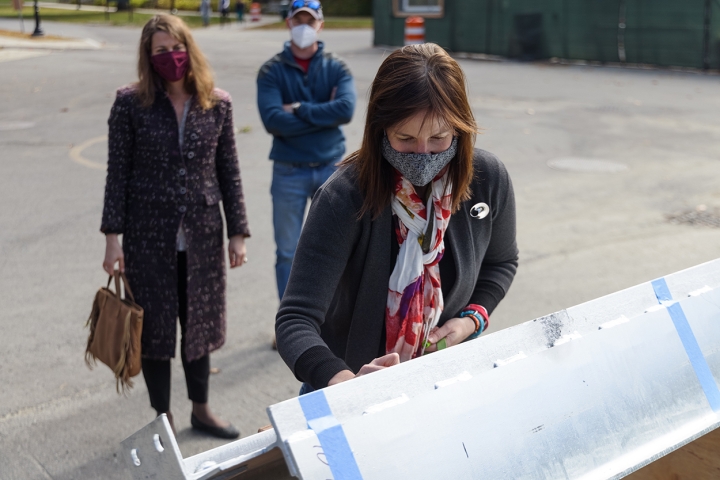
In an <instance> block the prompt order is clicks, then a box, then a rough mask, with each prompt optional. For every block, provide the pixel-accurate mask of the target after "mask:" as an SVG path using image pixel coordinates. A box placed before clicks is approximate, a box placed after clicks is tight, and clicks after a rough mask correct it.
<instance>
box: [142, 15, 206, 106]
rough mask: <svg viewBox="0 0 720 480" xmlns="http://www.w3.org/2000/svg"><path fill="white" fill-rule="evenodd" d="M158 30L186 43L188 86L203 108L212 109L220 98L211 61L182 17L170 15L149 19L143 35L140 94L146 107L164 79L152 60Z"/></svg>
mask: <svg viewBox="0 0 720 480" xmlns="http://www.w3.org/2000/svg"><path fill="white" fill-rule="evenodd" d="M157 32H165V33H167V34H168V35H170V36H172V37H173V38H176V39H177V40H178V41H180V42H182V43H183V44H184V45H185V48H186V49H187V52H188V58H189V60H190V61H189V64H190V66H189V67H188V71H187V73H186V74H185V89H186V90H187V91H188V93H191V94H193V95H195V97H196V99H197V102H198V103H199V104H200V106H201V107H202V108H203V109H205V110H207V109H209V108H212V106H213V105H215V101H216V100H217V98H216V96H215V94H214V93H213V90H214V88H215V86H214V84H213V77H212V72H211V71H210V67H209V66H208V63H207V60H205V56H204V55H203V54H202V52H201V51H200V49H199V48H198V46H197V44H196V43H195V40H194V39H193V37H192V34H191V33H190V29H189V28H188V26H187V25H186V24H185V22H183V21H182V20H181V19H180V18H178V17H175V16H172V15H166V14H159V15H155V16H154V17H152V18H151V19H150V20H148V22H147V23H146V24H145V26H144V27H143V31H142V35H141V36H140V50H139V54H138V82H137V94H138V98H139V99H140V103H141V104H142V106H143V107H146V108H147V107H149V106H150V105H152V104H153V102H154V101H155V90H156V89H157V87H158V85H162V82H163V79H162V78H161V77H160V75H158V74H157V72H156V71H155V70H154V69H153V67H152V64H151V63H150V57H151V56H152V52H151V49H152V39H153V35H155V34H156V33H157Z"/></svg>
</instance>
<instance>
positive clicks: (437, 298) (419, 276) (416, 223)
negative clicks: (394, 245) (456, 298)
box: [385, 168, 452, 362]
mask: <svg viewBox="0 0 720 480" xmlns="http://www.w3.org/2000/svg"><path fill="white" fill-rule="evenodd" d="M446 172H447V168H445V169H443V171H442V172H440V173H439V174H438V175H437V176H436V177H435V178H434V179H433V181H432V184H431V187H430V188H431V190H432V191H431V196H430V198H429V199H428V202H427V205H424V204H423V201H422V199H421V198H420V197H419V196H418V195H417V194H416V193H415V189H414V188H413V186H412V184H411V183H410V182H409V181H408V180H406V179H405V178H404V177H403V176H402V175H401V174H400V173H399V172H397V171H396V172H395V188H394V190H395V195H394V196H393V199H392V210H393V214H394V215H395V216H396V218H397V222H396V229H395V233H396V236H397V241H398V243H399V244H400V252H399V253H398V258H397V262H396V264H395V269H394V270H393V272H392V275H391V276H390V284H389V292H388V301H387V308H386V311H385V330H386V338H387V341H386V344H385V350H386V352H387V353H392V352H396V353H398V354H399V355H400V361H401V362H404V361H407V360H410V359H412V358H415V357H417V356H420V355H422V354H423V352H424V351H425V342H426V341H427V336H428V334H429V333H430V330H431V329H432V328H433V327H435V326H436V325H437V323H438V320H439V319H440V314H442V311H443V307H444V303H443V294H442V290H441V288H440V267H439V265H438V264H439V263H440V260H441V259H442V257H443V254H444V253H445V243H444V241H443V238H444V236H445V230H446V229H447V226H448V223H449V222H450V214H451V204H452V198H451V193H452V185H448V186H447V188H445V182H446V181H447V178H446V177H447V173H446ZM429 215H430V216H431V217H432V218H431V221H432V231H431V232H430V234H431V235H432V236H431V238H429V239H426V238H425V233H426V231H427V229H428V216H429ZM423 242H425V244H426V246H427V247H429V250H428V252H427V253H423V248H422V245H423Z"/></svg>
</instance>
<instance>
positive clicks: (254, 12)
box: [250, 2, 260, 22]
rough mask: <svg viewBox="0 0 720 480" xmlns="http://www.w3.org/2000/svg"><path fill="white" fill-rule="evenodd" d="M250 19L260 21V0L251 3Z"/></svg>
mask: <svg viewBox="0 0 720 480" xmlns="http://www.w3.org/2000/svg"><path fill="white" fill-rule="evenodd" d="M250 21H251V22H259V21H260V4H259V3H258V2H253V3H251V4H250Z"/></svg>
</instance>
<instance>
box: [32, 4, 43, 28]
mask: <svg viewBox="0 0 720 480" xmlns="http://www.w3.org/2000/svg"><path fill="white" fill-rule="evenodd" d="M33 8H34V9H35V30H34V31H33V33H32V36H33V37H42V36H43V35H45V32H43V31H42V28H40V9H39V8H38V0H35V4H34V7H33Z"/></svg>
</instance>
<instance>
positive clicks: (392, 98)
mask: <svg viewBox="0 0 720 480" xmlns="http://www.w3.org/2000/svg"><path fill="white" fill-rule="evenodd" d="M466 83H467V82H466V79H465V74H464V73H463V71H462V69H461V68H460V65H458V63H457V62H456V61H455V60H453V58H452V57H450V55H448V54H447V52H446V51H445V50H443V49H442V48H441V47H440V46H439V45H436V44H434V43H425V44H422V45H410V46H406V47H403V48H401V49H399V50H396V51H394V52H393V53H391V54H390V55H389V56H388V57H387V58H386V59H385V61H384V62H383V63H382V65H380V69H379V70H378V72H377V75H376V76H375V80H374V81H373V84H372V87H371V90H370V101H369V104H368V109H367V118H366V119H365V133H364V136H363V141H362V145H361V146H360V149H359V150H358V151H356V152H354V153H352V154H350V155H349V156H348V157H347V158H346V159H345V160H344V161H343V162H342V163H343V164H344V165H352V166H354V167H355V170H356V172H357V175H358V181H359V186H360V188H361V190H362V191H363V194H364V196H365V201H364V204H363V207H362V209H361V211H360V216H362V215H364V214H365V213H370V214H371V215H372V217H373V218H377V217H378V216H379V215H380V214H381V213H382V211H383V209H384V208H385V207H387V206H388V205H389V204H390V201H391V199H392V195H393V171H392V170H393V167H392V166H391V165H390V163H388V162H387V161H386V160H384V158H383V154H382V139H383V135H385V131H386V130H387V129H388V128H390V127H394V126H398V125H402V124H403V123H404V122H405V121H407V120H409V119H410V118H411V117H412V116H414V115H416V114H418V113H420V112H425V118H426V121H427V120H429V119H433V118H437V119H440V120H443V121H444V122H445V123H447V124H448V126H450V127H451V128H453V129H454V130H455V135H456V136H457V137H458V146H457V154H456V156H455V158H454V159H453V160H452V161H451V162H450V164H449V166H448V180H449V182H450V183H452V211H453V213H454V212H456V211H457V210H458V209H459V208H460V204H461V203H462V202H463V201H465V200H467V199H469V198H470V184H471V183H472V179H473V174H474V172H473V148H474V145H475V136H476V135H477V133H478V128H477V124H476V123H475V117H474V116H473V113H472V109H471V108H470V104H469V102H468V98H467V91H466Z"/></svg>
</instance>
